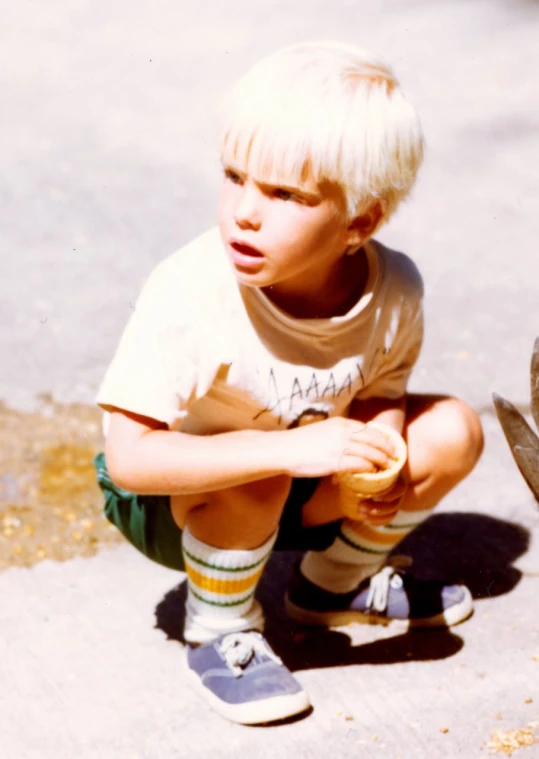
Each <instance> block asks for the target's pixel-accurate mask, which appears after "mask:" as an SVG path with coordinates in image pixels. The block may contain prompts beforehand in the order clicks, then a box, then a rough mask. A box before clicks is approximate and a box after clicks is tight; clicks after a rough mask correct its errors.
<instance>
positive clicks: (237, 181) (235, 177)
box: [225, 169, 241, 184]
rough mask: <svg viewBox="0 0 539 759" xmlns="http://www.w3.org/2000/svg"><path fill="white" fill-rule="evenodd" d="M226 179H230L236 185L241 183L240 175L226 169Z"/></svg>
mask: <svg viewBox="0 0 539 759" xmlns="http://www.w3.org/2000/svg"><path fill="white" fill-rule="evenodd" d="M225 178H226V179H229V180H230V181H231V182H234V184H240V183H241V177H240V175H239V174H236V172H235V171H233V170H232V169H225Z"/></svg>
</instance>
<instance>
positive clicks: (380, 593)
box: [367, 556, 412, 612]
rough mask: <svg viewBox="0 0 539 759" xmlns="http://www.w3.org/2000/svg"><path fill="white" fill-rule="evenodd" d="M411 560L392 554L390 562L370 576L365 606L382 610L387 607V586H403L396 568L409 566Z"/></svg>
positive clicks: (396, 588) (397, 587) (407, 557)
mask: <svg viewBox="0 0 539 759" xmlns="http://www.w3.org/2000/svg"><path fill="white" fill-rule="evenodd" d="M411 563H412V560H411V559H410V557H409V556H394V557H392V559H391V560H390V563H389V564H387V565H386V566H385V567H382V569H381V570H380V571H379V572H377V573H376V574H375V575H373V576H372V577H371V582H370V585H369V592H368V594H367V608H368V609H374V610H375V611H379V612H384V611H385V610H386V609H387V602H388V599H389V588H390V587H391V588H394V589H395V590H398V589H399V588H402V586H403V584H404V583H403V580H402V577H401V576H400V574H398V569H400V568H402V567H406V566H410V564H411Z"/></svg>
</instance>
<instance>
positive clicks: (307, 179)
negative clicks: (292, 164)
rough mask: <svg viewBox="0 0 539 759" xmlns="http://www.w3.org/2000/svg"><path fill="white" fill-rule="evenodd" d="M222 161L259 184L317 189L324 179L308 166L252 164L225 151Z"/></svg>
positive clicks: (226, 165)
mask: <svg viewBox="0 0 539 759" xmlns="http://www.w3.org/2000/svg"><path fill="white" fill-rule="evenodd" d="M222 163H223V165H224V166H225V167H226V168H230V169H232V170H233V171H235V172H237V173H238V174H240V175H241V176H243V177H248V178H249V179H251V180H252V181H254V182H256V183H257V184H260V185H279V186H280V187H287V188H296V189H303V190H309V191H310V192H315V191H319V190H321V189H322V187H323V185H324V181H323V180H320V179H319V178H317V177H315V176H314V173H313V172H312V171H311V170H310V169H309V167H308V166H303V167H302V168H301V169H300V170H296V171H293V170H286V169H285V168H284V167H281V166H279V165H278V164H277V163H272V164H270V165H266V166H252V165H250V162H249V161H248V160H243V161H242V160H239V159H238V158H237V157H236V156H227V155H226V151H225V154H224V155H223V157H222Z"/></svg>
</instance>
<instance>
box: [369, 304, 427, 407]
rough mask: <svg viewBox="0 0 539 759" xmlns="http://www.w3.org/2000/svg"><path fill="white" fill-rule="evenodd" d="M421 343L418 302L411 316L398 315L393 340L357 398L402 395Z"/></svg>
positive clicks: (381, 355) (384, 349)
mask: <svg viewBox="0 0 539 759" xmlns="http://www.w3.org/2000/svg"><path fill="white" fill-rule="evenodd" d="M422 343H423V309H422V306H421V303H418V304H416V307H415V309H414V311H413V312H412V313H410V310H409V309H406V308H404V309H403V311H402V312H401V323H400V325H399V330H398V332H397V335H396V338H395V340H394V342H393V343H392V345H390V346H386V347H384V348H383V349H381V351H380V354H379V364H378V367H377V369H376V372H375V374H374V380H373V382H371V383H369V384H368V385H367V386H366V387H365V388H364V389H363V390H362V391H361V392H360V393H359V395H358V399H363V400H364V399H366V398H400V397H401V396H403V395H404V394H405V393H406V388H407V386H408V381H409V379H410V375H411V373H412V369H413V367H414V365H415V363H416V362H417V359H418V357H419V354H420V351H421V346H422Z"/></svg>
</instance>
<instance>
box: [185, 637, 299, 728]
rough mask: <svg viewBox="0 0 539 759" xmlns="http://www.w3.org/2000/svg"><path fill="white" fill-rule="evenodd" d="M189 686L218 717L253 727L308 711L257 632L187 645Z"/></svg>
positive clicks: (294, 684)
mask: <svg viewBox="0 0 539 759" xmlns="http://www.w3.org/2000/svg"><path fill="white" fill-rule="evenodd" d="M187 667H188V672H189V675H190V678H191V680H192V681H193V684H194V685H195V686H196V688H197V690H198V691H199V692H200V693H201V694H202V695H203V696H204V697H205V698H206V700H207V701H208V702H209V703H210V705H211V706H212V707H213V708H214V709H215V711H216V712H218V713H219V714H221V716H223V717H226V718H227V719H229V720H231V721H232V722H240V723H241V724H244V725H256V724H260V723H262V722H274V721H275V720H280V719H285V718H287V717H292V716H293V715H295V714H300V713H301V712H303V711H305V710H306V709H308V708H309V706H310V702H309V698H308V696H307V694H306V693H305V691H304V690H303V688H302V687H301V685H300V684H299V682H298V681H297V680H296V679H295V678H294V677H293V676H292V674H291V673H290V672H289V671H288V669H287V668H286V667H285V666H284V664H283V663H282V661H281V660H280V659H279V657H278V656H276V654H275V653H274V652H273V651H272V650H271V648H270V647H269V645H268V643H267V642H266V640H265V639H264V637H263V636H262V634H261V633H259V632H257V631H255V630H249V631H247V632H240V633H228V634H227V635H223V636H222V637H220V638H218V639H217V640H215V641H213V642H212V643H204V644H201V645H198V646H194V645H188V646H187Z"/></svg>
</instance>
